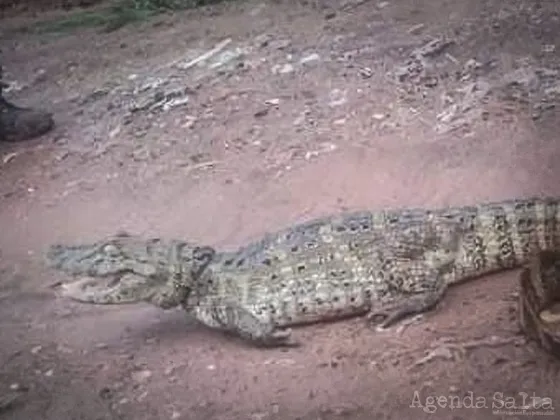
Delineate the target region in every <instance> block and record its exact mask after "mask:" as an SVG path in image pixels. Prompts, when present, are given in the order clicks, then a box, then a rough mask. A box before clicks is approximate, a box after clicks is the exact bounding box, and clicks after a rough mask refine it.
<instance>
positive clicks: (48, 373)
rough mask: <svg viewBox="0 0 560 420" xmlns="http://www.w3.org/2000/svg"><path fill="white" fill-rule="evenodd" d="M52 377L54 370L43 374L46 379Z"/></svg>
mask: <svg viewBox="0 0 560 420" xmlns="http://www.w3.org/2000/svg"><path fill="white" fill-rule="evenodd" d="M53 375H54V369H49V370H47V371H46V372H45V376H46V377H51V376H53Z"/></svg>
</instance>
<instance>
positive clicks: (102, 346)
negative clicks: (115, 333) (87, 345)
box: [95, 343, 109, 349]
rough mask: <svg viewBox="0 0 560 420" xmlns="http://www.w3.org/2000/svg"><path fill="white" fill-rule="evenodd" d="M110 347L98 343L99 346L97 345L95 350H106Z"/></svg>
mask: <svg viewBox="0 0 560 420" xmlns="http://www.w3.org/2000/svg"><path fill="white" fill-rule="evenodd" d="M108 347H109V346H108V345H107V344H106V343H97V344H96V345H95V348H96V349H106V348H108Z"/></svg>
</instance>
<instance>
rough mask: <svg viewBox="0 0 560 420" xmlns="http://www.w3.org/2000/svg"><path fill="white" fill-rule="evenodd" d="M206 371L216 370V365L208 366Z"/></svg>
mask: <svg viewBox="0 0 560 420" xmlns="http://www.w3.org/2000/svg"><path fill="white" fill-rule="evenodd" d="M206 369H208V370H216V365H208V366H206Z"/></svg>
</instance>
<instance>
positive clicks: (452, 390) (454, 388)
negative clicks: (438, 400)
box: [449, 385, 459, 394]
mask: <svg viewBox="0 0 560 420" xmlns="http://www.w3.org/2000/svg"><path fill="white" fill-rule="evenodd" d="M449 392H452V393H454V394H455V393H457V392H459V387H458V386H456V385H451V386H450V387H449Z"/></svg>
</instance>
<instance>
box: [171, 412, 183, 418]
mask: <svg viewBox="0 0 560 420" xmlns="http://www.w3.org/2000/svg"><path fill="white" fill-rule="evenodd" d="M180 417H181V413H180V412H179V411H176V410H173V412H172V413H171V420H176V419H178V418H180Z"/></svg>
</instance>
